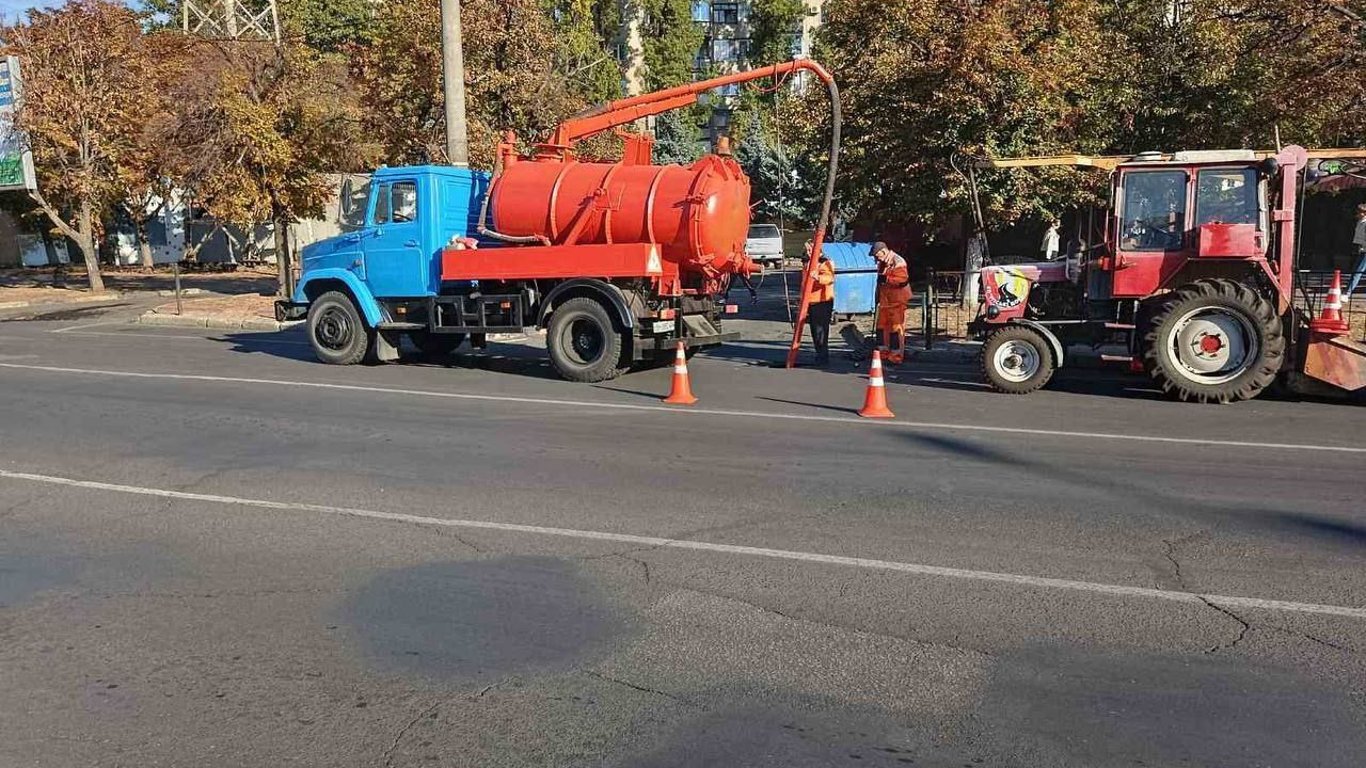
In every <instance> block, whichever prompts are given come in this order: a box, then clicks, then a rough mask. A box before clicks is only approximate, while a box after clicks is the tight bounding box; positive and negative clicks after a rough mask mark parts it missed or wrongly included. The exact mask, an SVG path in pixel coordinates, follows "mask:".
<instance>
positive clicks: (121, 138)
mask: <svg viewBox="0 0 1366 768" xmlns="http://www.w3.org/2000/svg"><path fill="white" fill-rule="evenodd" d="M142 21H143V17H142V16H140V15H139V14H137V13H135V12H133V11H131V10H129V9H128V8H127V7H125V6H123V5H122V4H120V3H116V2H110V1H109V0H70V2H68V3H67V4H66V5H63V6H62V7H60V8H57V9H55V10H51V11H46V10H37V9H34V10H30V11H29V12H28V18H27V21H26V22H23V23H20V24H17V25H15V26H12V27H7V28H4V29H3V30H0V40H3V47H4V50H5V52H6V53H8V54H10V55H14V56H18V57H19V63H20V68H21V70H20V71H21V73H22V75H23V82H24V90H23V92H22V94H21V97H20V101H19V102H18V111H17V113H16V115H15V129H16V130H17V131H18V132H19V134H20V136H22V141H23V142H25V143H26V144H27V145H28V147H29V148H30V149H31V150H32V152H33V161H34V166H35V170H36V172H37V176H38V189H37V190H36V191H34V192H32V193H31V196H32V198H33V200H34V202H36V203H37V205H38V207H39V209H40V210H41V211H42V213H43V214H44V215H45V216H46V217H47V219H48V221H49V222H50V223H51V224H52V226H53V228H54V229H55V230H56V231H57V232H59V233H61V234H62V235H65V236H66V237H68V238H70V240H71V241H72V242H74V243H75V244H76V248H77V250H79V251H80V253H81V256H82V258H83V259H84V261H85V266H86V273H87V275H88V276H89V281H90V289H91V290H92V291H95V292H100V291H103V290H104V280H103V278H102V276H101V275H100V266H99V257H98V251H97V249H96V243H97V242H98V239H99V232H100V221H101V219H102V217H103V216H104V215H105V214H106V213H108V212H109V211H110V210H111V209H112V208H113V206H114V205H116V204H118V203H119V202H120V201H121V198H122V196H123V194H124V193H125V192H126V190H127V184H128V183H129V181H130V178H132V177H133V176H135V175H136V173H137V171H136V168H135V166H137V165H138V156H139V153H140V151H141V150H143V149H145V147H146V142H145V135H146V131H147V128H148V122H149V120H150V119H151V118H152V116H153V115H154V114H155V113H156V111H157V110H156V108H155V107H154V106H153V107H151V108H149V106H148V103H147V102H146V101H144V99H143V98H142V96H143V95H144V92H145V91H147V90H148V88H149V84H152V83H155V82H156V80H157V78H158V69H157V61H156V57H155V55H154V50H153V48H152V46H151V45H149V42H148V38H147V36H145V35H144V34H143V33H142ZM152 101H155V100H154V99H153V100H152Z"/></svg>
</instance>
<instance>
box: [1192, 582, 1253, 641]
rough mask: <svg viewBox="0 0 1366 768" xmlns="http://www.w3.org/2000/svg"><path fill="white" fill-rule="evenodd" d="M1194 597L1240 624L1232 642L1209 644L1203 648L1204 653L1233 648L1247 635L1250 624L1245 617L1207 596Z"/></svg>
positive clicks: (1250, 627)
mask: <svg viewBox="0 0 1366 768" xmlns="http://www.w3.org/2000/svg"><path fill="white" fill-rule="evenodd" d="M1196 597H1198V598H1200V602H1202V603H1204V604H1205V605H1208V606H1209V607H1211V608H1213V609H1214V610H1216V611H1218V612H1220V613H1222V614H1224V615H1225V616H1227V617H1229V618H1230V619H1233V620H1234V621H1236V622H1238V623H1239V624H1240V625H1242V628H1241V629H1239V630H1238V636H1237V637H1235V638H1233V640H1232V642H1227V643H1219V644H1218V645H1212V646H1210V647H1208V648H1206V649H1205V653H1218V652H1219V651H1224V650H1228V649H1230V648H1233V647H1234V646H1236V645H1237V644H1238V643H1241V642H1242V641H1243V638H1245V637H1247V633H1248V631H1249V630H1251V629H1252V625H1251V624H1249V623H1247V621H1246V620H1245V619H1243V617H1242V616H1239V615H1238V614H1236V613H1234V612H1233V611H1230V610H1229V609H1227V608H1225V607H1223V606H1222V605H1219V604H1217V603H1214V602H1213V601H1211V600H1210V599H1209V598H1207V597H1205V596H1204V595H1196Z"/></svg>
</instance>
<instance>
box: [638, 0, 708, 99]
mask: <svg viewBox="0 0 1366 768" xmlns="http://www.w3.org/2000/svg"><path fill="white" fill-rule="evenodd" d="M635 1H636V2H638V3H639V11H640V13H641V16H642V20H641V25H640V34H641V38H642V39H643V40H644V48H645V51H644V54H645V85H646V88H647V89H648V90H652V91H653V90H658V89H661V88H669V87H671V86H675V85H679V84H682V83H687V82H690V81H691V80H692V77H693V69H694V67H695V64H696V61H697V54H698V52H699V51H700V50H701V48H702V42H703V41H704V40H705V39H706V32H705V31H704V30H703V29H702V27H701V26H699V25H698V24H696V23H694V22H693V20H692V2H691V0H635Z"/></svg>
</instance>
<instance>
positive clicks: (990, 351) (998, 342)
mask: <svg viewBox="0 0 1366 768" xmlns="http://www.w3.org/2000/svg"><path fill="white" fill-rule="evenodd" d="M1056 368H1057V362H1056V361H1054V360H1053V350H1052V349H1050V348H1049V346H1048V340H1047V339H1045V338H1044V337H1043V334H1041V333H1039V332H1038V331H1036V330H1034V329H1033V328H1026V327H1025V326H1023V325H1007V326H1005V327H1004V328H1001V329H1000V330H996V331H992V333H991V335H990V336H988V337H987V341H986V344H984V345H983V346H982V376H983V377H984V378H985V379H986V380H987V383H988V384H990V385H991V387H992V389H995V390H996V391H997V392H1004V393H1006V394H1008V395H1027V394H1029V393H1030V392H1033V391H1034V390H1036V389H1040V388H1041V387H1043V385H1045V384H1047V383H1048V380H1049V379H1051V378H1053V371H1054V370H1055V369H1056Z"/></svg>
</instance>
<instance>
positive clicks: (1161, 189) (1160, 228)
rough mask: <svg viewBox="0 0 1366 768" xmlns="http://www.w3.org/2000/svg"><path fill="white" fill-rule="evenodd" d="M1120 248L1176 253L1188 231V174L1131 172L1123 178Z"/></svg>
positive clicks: (1177, 172) (1175, 172)
mask: <svg viewBox="0 0 1366 768" xmlns="http://www.w3.org/2000/svg"><path fill="white" fill-rule="evenodd" d="M1120 225H1121V229H1120V247H1121V248H1123V249H1124V250H1126V251H1176V250H1180V249H1181V245H1182V243H1183V242H1184V240H1185V231H1186V172H1185V171H1130V172H1129V173H1127V174H1125V176H1124V220H1123V221H1121V222H1120Z"/></svg>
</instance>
